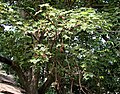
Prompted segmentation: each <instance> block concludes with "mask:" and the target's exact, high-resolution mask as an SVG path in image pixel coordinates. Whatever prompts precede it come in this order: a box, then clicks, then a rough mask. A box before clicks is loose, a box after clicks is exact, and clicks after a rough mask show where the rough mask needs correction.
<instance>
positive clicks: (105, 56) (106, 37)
mask: <svg viewBox="0 0 120 94" xmlns="http://www.w3.org/2000/svg"><path fill="white" fill-rule="evenodd" d="M36 1H37V0H36ZM72 1H74V0H72ZM77 1H79V0H77ZM100 1H101V0H100ZM28 2H31V0H22V1H21V2H18V3H17V4H18V5H17V4H16V6H9V5H8V4H5V3H0V10H1V11H0V12H1V14H0V19H1V21H0V24H1V25H11V26H12V29H10V30H8V31H7V30H6V31H5V30H3V29H4V28H3V27H2V26H1V27H0V28H2V29H0V30H1V31H0V33H1V34H0V55H1V56H4V57H7V58H9V59H10V60H12V61H13V62H14V63H13V65H12V66H14V64H15V65H16V66H19V67H18V68H20V69H21V70H22V72H23V76H25V77H24V78H25V79H27V80H21V79H22V77H21V76H20V75H19V72H21V71H20V70H17V71H18V72H17V71H16V70H15V72H16V75H17V76H18V77H19V80H20V83H21V86H22V87H24V89H25V90H26V92H27V93H28V94H30V92H28V91H27V90H28V89H27V88H26V86H24V85H27V87H28V86H30V87H31V85H32V83H34V81H35V80H33V79H34V78H35V77H36V74H38V75H37V77H36V78H35V79H38V82H39V83H36V84H35V85H33V86H32V87H36V85H37V87H38V88H37V90H38V91H39V89H40V88H41V87H42V86H44V84H45V81H46V80H45V79H46V78H47V80H49V78H50V77H49V75H52V77H53V78H52V80H53V81H52V80H49V81H52V84H50V86H48V88H49V92H48V94H50V92H56V93H58V94H65V93H72V92H73V93H75V94H79V93H83V94H93V93H95V94H102V93H108V92H109V93H115V92H119V87H120V84H119V82H120V81H119V79H120V77H119V76H118V75H120V72H119V70H120V64H119V56H120V52H119V45H120V43H119V33H114V32H110V30H119V24H120V23H119V16H117V15H119V8H117V7H116V9H113V8H110V9H111V11H110V12H109V11H107V10H104V12H103V13H100V11H99V12H96V10H95V9H93V8H84V7H81V8H76V9H71V10H65V9H56V8H53V7H51V6H50V5H49V4H42V5H40V6H39V8H38V3H37V2H34V3H35V5H36V6H34V7H33V6H32V5H31V4H34V3H32V2H31V3H30V4H29V3H28ZM49 2H51V4H52V3H53V2H52V1H49ZM63 2H64V0H63ZM21 3H23V4H24V6H22V5H21ZM27 4H28V5H27ZM25 5H26V6H25ZM29 5H30V6H29ZM53 5H54V4H53ZM21 7H23V8H22V10H23V9H25V10H27V11H29V13H31V14H29V15H24V17H23V16H22V15H21V11H22V10H21ZM36 10H37V11H36ZM102 11H103V10H102ZM114 11H116V12H115V13H114ZM113 13H114V14H113ZM112 14H113V15H112ZM116 16H117V17H116ZM6 18H7V19H6ZM116 26H117V28H116ZM113 33H114V34H113ZM0 60H1V59H0ZM8 65H9V64H8ZM13 70H14V69H13ZM25 81H26V82H25ZM46 82H47V81H46ZM22 83H23V84H22ZM24 83H25V84H24ZM30 87H28V88H30ZM33 89H34V90H35V89H36V88H33ZM40 93H42V92H40ZM31 94H32V93H31ZM42 94H44V93H42ZM52 94H53V93H52Z"/></svg>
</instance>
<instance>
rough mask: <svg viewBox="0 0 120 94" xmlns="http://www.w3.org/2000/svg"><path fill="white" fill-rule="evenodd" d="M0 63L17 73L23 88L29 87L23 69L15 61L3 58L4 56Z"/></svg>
mask: <svg viewBox="0 0 120 94" xmlns="http://www.w3.org/2000/svg"><path fill="white" fill-rule="evenodd" d="M0 62H1V63H4V64H7V65H9V66H10V67H11V68H12V69H13V70H14V71H15V72H16V73H17V75H18V77H19V79H20V82H21V84H22V85H23V87H26V86H27V85H26V84H27V83H26V82H27V81H26V77H25V75H24V73H23V71H22V69H21V67H20V66H19V65H18V64H16V63H15V62H14V61H12V60H10V59H8V58H6V57H3V56H0Z"/></svg>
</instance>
